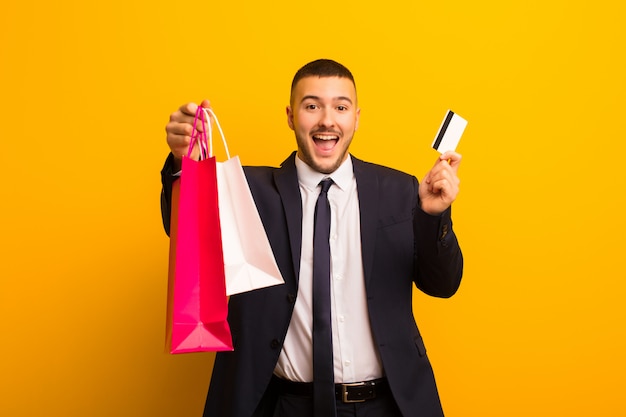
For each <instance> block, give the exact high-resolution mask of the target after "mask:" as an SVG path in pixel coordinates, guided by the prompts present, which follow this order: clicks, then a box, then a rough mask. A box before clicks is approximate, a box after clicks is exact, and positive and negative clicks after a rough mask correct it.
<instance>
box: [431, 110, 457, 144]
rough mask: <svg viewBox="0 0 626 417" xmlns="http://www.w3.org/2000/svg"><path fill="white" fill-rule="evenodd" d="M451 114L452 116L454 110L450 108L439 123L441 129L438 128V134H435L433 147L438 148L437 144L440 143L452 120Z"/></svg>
mask: <svg viewBox="0 0 626 417" xmlns="http://www.w3.org/2000/svg"><path fill="white" fill-rule="evenodd" d="M453 116H454V112H453V111H452V110H449V111H448V114H447V115H446V120H444V122H443V124H442V125H441V129H439V134H438V135H437V139H435V143H434V144H433V148H435V149H439V145H440V144H441V141H442V140H443V137H444V135H445V134H446V130H448V125H449V124H450V122H451V121H452V117H453Z"/></svg>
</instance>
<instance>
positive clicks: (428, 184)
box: [419, 151, 461, 215]
mask: <svg viewBox="0 0 626 417" xmlns="http://www.w3.org/2000/svg"><path fill="white" fill-rule="evenodd" d="M460 163H461V155H460V154H458V153H456V152H451V151H449V152H446V153H444V154H442V155H441V156H440V157H439V159H438V160H437V162H436V163H435V166H433V168H432V169H431V170H430V171H428V173H427V174H426V175H425V176H424V179H423V180H422V183H421V184H420V187H419V196H420V202H421V207H422V210H424V211H425V212H426V213H428V214H432V215H439V214H441V213H443V212H444V211H446V210H447V209H448V207H450V205H451V204H452V202H453V201H454V200H455V199H456V196H457V194H458V193H459V183H460V182H461V181H460V180H459V177H458V176H457V171H458V170H459V164H460Z"/></svg>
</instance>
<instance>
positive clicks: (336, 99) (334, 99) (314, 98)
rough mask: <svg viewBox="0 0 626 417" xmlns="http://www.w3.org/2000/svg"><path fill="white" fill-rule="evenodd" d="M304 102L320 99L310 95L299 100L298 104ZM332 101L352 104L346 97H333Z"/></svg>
mask: <svg viewBox="0 0 626 417" xmlns="http://www.w3.org/2000/svg"><path fill="white" fill-rule="evenodd" d="M305 100H318V101H319V100H320V98H319V97H318V96H314V95H312V94H309V95H306V96H304V97H302V100H300V102H301V103H302V102H303V101H305ZM333 101H347V102H348V103H350V104H352V100H351V99H350V97H346V96H338V97H334V98H333Z"/></svg>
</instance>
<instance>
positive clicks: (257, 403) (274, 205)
mask: <svg viewBox="0 0 626 417" xmlns="http://www.w3.org/2000/svg"><path fill="white" fill-rule="evenodd" d="M294 158H295V153H293V154H292V155H291V156H290V157H289V158H287V160H285V161H284V162H283V163H282V165H281V167H280V168H271V167H244V171H245V174H246V178H247V180H248V183H249V185H250V190H251V192H252V195H253V197H254V201H255V203H256V206H257V209H258V211H259V214H260V216H261V219H262V221H263V225H264V227H265V229H266V232H267V236H268V238H269V241H270V244H271V247H272V250H273V252H274V256H275V257H276V262H277V264H278V267H279V269H280V271H281V273H282V275H283V278H284V280H285V284H284V285H278V286H273V287H269V288H264V289H260V290H255V291H251V292H248V293H243V294H239V295H234V296H232V297H231V298H230V302H229V315H228V321H229V324H230V326H231V332H232V335H233V343H234V347H235V350H234V351H233V352H220V353H217V356H216V360H215V365H214V368H213V376H212V378H211V385H210V388H209V393H208V397H207V402H206V408H205V414H204V415H205V416H233V417H250V416H253V415H254V416H261V415H264V413H263V409H264V404H271V398H269V397H271V393H270V392H269V391H266V389H267V387H268V385H269V382H270V379H271V377H272V373H273V371H274V367H275V365H276V362H277V360H278V356H279V354H280V351H281V346H282V342H283V341H284V339H285V335H286V333H287V327H288V326H289V321H290V318H291V314H292V311H293V307H294V303H295V300H296V295H297V293H298V291H297V290H298V272H299V270H300V246H301V239H302V203H301V200H300V189H299V185H298V178H297V174H296V167H295V162H294ZM171 166H172V164H171V155H170V160H168V162H166V165H165V167H164V169H163V171H162V178H163V193H162V211H163V220H164V225H165V227H166V230H167V229H168V228H169V213H170V207H169V205H170V193H171V183H172V182H173V180H174V178H173V177H172V175H171ZM353 166H354V175H355V177H356V182H357V190H358V196H359V210H360V217H361V242H362V257H363V269H364V275H365V287H366V292H367V305H368V311H369V316H370V321H371V326H372V331H373V334H374V338H375V342H376V345H377V348H378V350H379V352H380V357H381V359H382V363H383V367H384V371H385V374H386V376H387V378H388V380H389V385H390V387H391V391H392V393H393V396H394V399H395V401H396V403H397V404H398V406H399V408H400V410H401V411H402V413H403V414H404V415H405V416H425V417H436V416H443V411H442V408H441V404H440V401H439V395H438V392H437V387H436V384H435V379H434V376H433V372H432V368H431V365H430V362H429V360H428V356H427V355H426V349H425V347H424V342H423V340H422V337H421V335H420V332H419V330H418V328H417V325H416V323H415V320H414V317H413V309H412V288H413V285H416V286H417V287H418V288H419V289H420V290H422V291H423V292H425V293H426V294H429V295H432V296H436V297H450V296H452V295H453V294H454V293H455V292H456V291H457V289H458V287H459V284H460V281H461V275H462V270H463V257H462V255H461V250H460V248H459V245H458V242H457V239H456V236H455V234H454V232H453V230H452V221H451V217H450V210H448V211H446V212H444V213H443V214H442V215H440V216H431V215H428V214H426V213H424V212H423V211H422V210H421V209H420V208H419V197H418V182H417V180H416V178H415V177H413V176H411V175H408V174H405V173H402V172H399V171H396V170H393V169H390V168H386V167H383V166H380V165H375V164H371V163H367V162H363V161H361V160H359V159H356V158H354V157H353ZM270 408H271V406H270ZM255 410H256V412H255ZM270 415H271V414H270Z"/></svg>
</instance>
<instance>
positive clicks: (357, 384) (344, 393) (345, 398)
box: [341, 382, 375, 403]
mask: <svg viewBox="0 0 626 417" xmlns="http://www.w3.org/2000/svg"><path fill="white" fill-rule="evenodd" d="M362 386H365V382H353V383H350V384H341V401H343V402H344V403H362V402H365V400H366V399H369V398H362V399H359V400H351V399H348V388H351V387H362ZM374 396H375V394H374V395H373V396H372V398H374Z"/></svg>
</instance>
